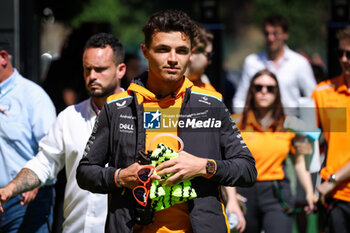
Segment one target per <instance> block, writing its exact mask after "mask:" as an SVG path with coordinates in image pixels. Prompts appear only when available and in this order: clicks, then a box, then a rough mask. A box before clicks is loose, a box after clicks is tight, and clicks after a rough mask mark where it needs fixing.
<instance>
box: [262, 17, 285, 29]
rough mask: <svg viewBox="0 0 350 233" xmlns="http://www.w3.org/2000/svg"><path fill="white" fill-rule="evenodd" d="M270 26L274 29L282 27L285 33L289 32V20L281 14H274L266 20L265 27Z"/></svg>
mask: <svg viewBox="0 0 350 233" xmlns="http://www.w3.org/2000/svg"><path fill="white" fill-rule="evenodd" d="M266 24H270V25H272V26H274V27H281V28H282V29H283V31H284V32H288V30H289V23H288V20H287V19H286V18H285V17H283V16H282V15H279V14H272V15H270V16H268V17H266V18H265V19H264V22H263V26H265V25H266Z"/></svg>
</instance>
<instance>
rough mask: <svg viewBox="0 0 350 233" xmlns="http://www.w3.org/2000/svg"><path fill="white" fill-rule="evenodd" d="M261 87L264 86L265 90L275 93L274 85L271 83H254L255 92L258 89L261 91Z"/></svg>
mask: <svg viewBox="0 0 350 233" xmlns="http://www.w3.org/2000/svg"><path fill="white" fill-rule="evenodd" d="M263 87H266V89H267V92H269V93H271V94H275V91H276V86H273V85H260V84H254V90H255V92H260V91H262V89H263Z"/></svg>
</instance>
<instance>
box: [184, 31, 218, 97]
mask: <svg viewBox="0 0 350 233" xmlns="http://www.w3.org/2000/svg"><path fill="white" fill-rule="evenodd" d="M213 39H214V36H213V34H212V33H211V32H209V31H208V30H207V29H206V28H205V27H204V26H202V25H198V34H197V36H196V37H195V38H194V41H193V42H194V43H193V54H192V56H191V60H190V63H189V65H188V67H187V70H186V73H185V75H186V77H187V78H188V79H189V80H191V82H193V84H194V85H195V86H197V87H200V88H202V89H205V90H208V91H215V92H216V90H215V88H214V87H213V86H212V85H211V84H210V83H209V79H208V77H207V76H206V75H205V73H204V71H205V69H206V68H207V67H208V66H209V65H210V64H211V59H212V56H213V43H212V41H213Z"/></svg>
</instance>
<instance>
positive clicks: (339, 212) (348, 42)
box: [312, 27, 350, 233]
mask: <svg viewBox="0 0 350 233" xmlns="http://www.w3.org/2000/svg"><path fill="white" fill-rule="evenodd" d="M337 38H338V40H339V47H338V51H337V52H338V57H339V62H340V64H341V67H342V70H343V72H342V74H341V75H339V76H338V77H335V78H333V79H330V80H327V81H323V82H321V83H320V84H319V85H318V86H317V87H316V88H315V90H314V92H313V96H312V97H313V98H314V100H315V105H316V114H317V119H318V123H319V125H320V127H321V129H322V132H323V134H324V138H325V141H326V144H327V153H326V160H325V166H324V167H323V168H322V169H321V177H322V179H323V183H321V185H319V186H318V187H317V190H318V192H319V194H320V201H321V203H322V205H323V206H324V208H322V207H321V214H320V216H323V217H324V219H321V220H320V221H319V222H320V223H324V224H325V225H324V226H322V228H325V229H324V230H325V232H327V233H328V232H336V233H343V232H344V233H345V232H350V223H349V219H350V143H349V142H350V123H349V119H350V27H347V28H345V29H343V30H341V31H339V32H338V34H337Z"/></svg>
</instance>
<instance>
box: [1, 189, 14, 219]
mask: <svg viewBox="0 0 350 233" xmlns="http://www.w3.org/2000/svg"><path fill="white" fill-rule="evenodd" d="M11 197H12V194H11V192H10V191H9V189H7V188H2V189H0V213H4V208H3V207H2V205H3V204H5V202H7V201H8V200H9V199H10V198H11Z"/></svg>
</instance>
